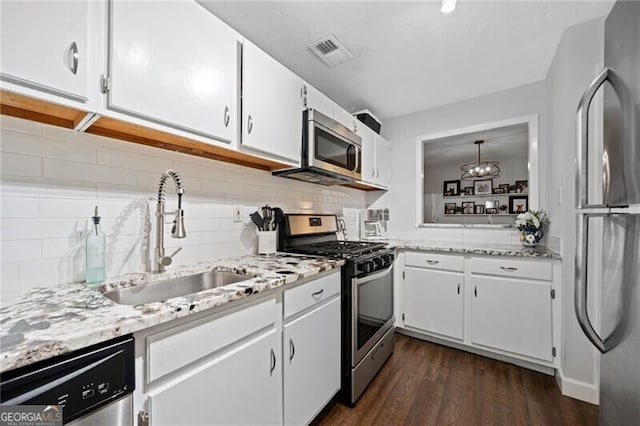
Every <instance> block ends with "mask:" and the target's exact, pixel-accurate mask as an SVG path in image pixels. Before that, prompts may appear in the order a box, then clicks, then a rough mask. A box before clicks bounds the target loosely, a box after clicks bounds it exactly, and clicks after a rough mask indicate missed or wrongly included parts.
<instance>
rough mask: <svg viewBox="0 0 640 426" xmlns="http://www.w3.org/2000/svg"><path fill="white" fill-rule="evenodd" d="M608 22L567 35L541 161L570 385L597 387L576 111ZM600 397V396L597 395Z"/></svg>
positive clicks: (596, 67) (550, 94) (557, 60)
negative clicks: (585, 320) (582, 252)
mask: <svg viewBox="0 0 640 426" xmlns="http://www.w3.org/2000/svg"><path fill="white" fill-rule="evenodd" d="M603 61H604V20H603V19H598V20H595V21H590V22H587V23H584V24H580V25H576V26H574V27H571V28H569V29H567V30H566V31H565V33H564V34H563V36H562V40H561V42H560V45H559V46H558V51H557V52H556V55H555V57H554V59H553V62H552V64H551V67H550V69H549V73H548V75H547V79H546V88H545V91H546V92H547V102H546V109H547V117H548V119H547V126H546V138H545V139H546V140H548V141H549V142H550V144H551V145H552V146H553V147H554V149H553V150H548V151H547V152H546V154H545V155H544V156H543V157H542V158H543V161H544V162H545V163H546V164H547V170H548V173H549V175H548V177H549V178H548V179H547V181H546V183H547V190H546V192H547V194H549V197H548V199H547V203H546V208H547V209H548V211H549V214H550V217H551V220H552V221H551V226H550V232H551V234H553V235H555V236H557V237H559V238H560V239H561V240H562V257H563V259H564V268H563V280H562V281H563V291H562V294H563V318H562V321H563V324H562V325H563V327H562V330H563V359H562V370H563V374H564V376H565V377H566V378H567V379H568V380H569V381H575V382H576V383H577V384H578V385H579V386H582V385H584V386H586V387H592V388H593V391H594V392H595V391H596V390H597V389H596V383H597V377H596V376H597V367H596V365H597V359H598V355H597V353H596V351H595V349H593V347H592V346H591V344H590V343H589V342H588V341H587V338H586V337H585V336H584V334H583V333H582V330H580V327H579V325H578V322H577V320H576V318H575V314H574V309H573V284H574V268H573V259H574V256H575V230H576V222H575V213H574V205H575V182H574V159H575V157H576V154H575V145H576V144H575V112H576V108H577V105H578V101H579V99H580V97H581V96H582V93H583V92H584V90H585V89H586V87H587V86H588V85H589V83H590V82H591V81H592V80H593V79H594V78H595V76H596V75H597V74H598V73H599V72H600V71H601V70H602V64H603ZM596 395H597V393H596Z"/></svg>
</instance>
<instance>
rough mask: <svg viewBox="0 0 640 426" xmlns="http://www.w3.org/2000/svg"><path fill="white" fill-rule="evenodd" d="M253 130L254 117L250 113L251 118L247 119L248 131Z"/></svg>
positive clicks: (249, 132)
mask: <svg viewBox="0 0 640 426" xmlns="http://www.w3.org/2000/svg"><path fill="white" fill-rule="evenodd" d="M251 130H253V117H251V115H249V119H248V120H247V133H248V134H251Z"/></svg>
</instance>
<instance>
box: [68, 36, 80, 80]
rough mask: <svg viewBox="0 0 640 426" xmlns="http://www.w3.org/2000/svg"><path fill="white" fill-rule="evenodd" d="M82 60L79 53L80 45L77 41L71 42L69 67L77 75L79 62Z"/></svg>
mask: <svg viewBox="0 0 640 426" xmlns="http://www.w3.org/2000/svg"><path fill="white" fill-rule="evenodd" d="M79 62H80V54H79V53H78V45H77V44H76V42H75V41H74V42H72V43H71V47H69V69H70V70H71V72H72V73H73V75H76V74H77V73H78V63H79Z"/></svg>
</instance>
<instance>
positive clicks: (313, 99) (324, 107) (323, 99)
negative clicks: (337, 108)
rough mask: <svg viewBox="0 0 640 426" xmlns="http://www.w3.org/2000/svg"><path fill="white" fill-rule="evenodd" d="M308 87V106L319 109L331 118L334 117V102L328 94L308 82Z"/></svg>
mask: <svg viewBox="0 0 640 426" xmlns="http://www.w3.org/2000/svg"><path fill="white" fill-rule="evenodd" d="M305 86H306V87H307V107H308V108H313V109H314V110H316V111H319V112H320V113H321V114H324V115H326V116H327V117H329V118H333V109H334V103H333V101H332V100H331V99H329V97H328V96H327V95H325V94H324V93H322V92H321V91H319V90H318V89H316V88H315V87H313V86H310V85H308V84H306V85H305Z"/></svg>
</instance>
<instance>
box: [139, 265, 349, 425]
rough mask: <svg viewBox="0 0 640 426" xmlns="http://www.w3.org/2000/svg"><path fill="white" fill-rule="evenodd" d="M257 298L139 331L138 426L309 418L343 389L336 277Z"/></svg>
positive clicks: (259, 422) (304, 421)
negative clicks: (226, 308)
mask: <svg viewBox="0 0 640 426" xmlns="http://www.w3.org/2000/svg"><path fill="white" fill-rule="evenodd" d="M256 297H259V299H256V300H254V301H249V302H248V303H247V304H246V305H245V306H242V305H240V306H236V307H233V308H231V309H228V310H225V311H223V312H217V313H216V312H214V313H212V314H210V315H199V314H196V315H194V318H195V319H190V318H188V317H187V318H181V319H178V320H175V321H172V322H171V323H169V324H167V325H165V326H158V327H154V328H153V329H152V330H144V331H141V332H139V333H136V335H135V336H134V337H135V339H136V389H135V391H134V407H135V408H134V409H135V413H136V416H137V417H138V418H139V419H140V421H139V422H138V423H139V424H149V425H153V426H162V425H279V426H282V425H283V424H284V425H296V426H297V425H303V424H307V423H309V422H311V421H312V420H313V418H314V417H315V416H316V415H317V414H318V413H319V412H320V411H321V410H322V409H323V408H324V406H325V405H326V404H327V403H328V402H329V401H330V400H331V399H332V398H333V396H334V395H335V394H336V393H337V392H338V390H339V389H340V361H341V358H340V344H341V343H340V336H341V334H340V321H341V320H340V303H341V298H340V271H339V270H336V271H335V272H333V273H330V274H329V275H325V276H322V277H320V278H318V279H315V280H312V281H309V282H307V283H304V284H301V285H298V286H295V287H293V288H288V289H286V290H281V291H276V292H275V294H273V295H271V296H263V297H261V298H260V296H256ZM283 305H284V307H283ZM283 316H284V326H283ZM283 352H284V353H283ZM145 422H146V423H145Z"/></svg>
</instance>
